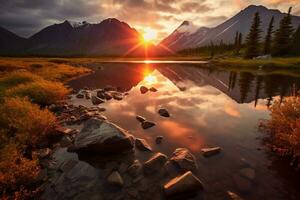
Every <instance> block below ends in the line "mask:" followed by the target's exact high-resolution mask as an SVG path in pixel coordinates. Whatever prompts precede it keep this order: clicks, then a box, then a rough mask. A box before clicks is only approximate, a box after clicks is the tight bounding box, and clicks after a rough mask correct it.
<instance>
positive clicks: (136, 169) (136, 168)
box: [127, 160, 142, 177]
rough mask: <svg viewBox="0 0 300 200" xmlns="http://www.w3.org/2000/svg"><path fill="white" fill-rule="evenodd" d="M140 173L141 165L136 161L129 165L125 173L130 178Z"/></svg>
mask: <svg viewBox="0 0 300 200" xmlns="http://www.w3.org/2000/svg"><path fill="white" fill-rule="evenodd" d="M141 171H142V164H141V163H140V161H138V160H135V161H134V162H133V164H132V165H130V166H129V167H128V169H127V172H128V174H129V175H130V176H131V177H136V176H138V175H139V174H140V173H141Z"/></svg>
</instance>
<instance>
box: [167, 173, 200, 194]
mask: <svg viewBox="0 0 300 200" xmlns="http://www.w3.org/2000/svg"><path fill="white" fill-rule="evenodd" d="M199 190H203V184H202V182H201V181H200V180H199V179H198V178H197V177H196V176H194V175H193V173H192V172H191V171H188V172H186V173H185V174H183V175H181V176H178V177H175V178H173V179H172V180H170V181H169V182H167V183H166V184H165V185H164V192H165V194H166V196H167V197H175V196H176V197H179V196H180V197H182V199H185V198H184V197H187V196H190V195H194V194H196V193H197V192H198V191H199Z"/></svg>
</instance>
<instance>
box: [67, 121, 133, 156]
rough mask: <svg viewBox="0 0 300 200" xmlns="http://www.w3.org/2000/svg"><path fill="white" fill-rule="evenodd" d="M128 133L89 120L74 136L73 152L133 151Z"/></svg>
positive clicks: (108, 124) (116, 127) (106, 124)
mask: <svg viewBox="0 0 300 200" xmlns="http://www.w3.org/2000/svg"><path fill="white" fill-rule="evenodd" d="M133 146H134V145H133V140H132V138H131V137H130V135H129V133H128V132H127V131H125V130H124V129H122V128H120V127H118V126H117V125H115V124H113V123H111V122H108V121H103V120H100V119H97V118H91V119H89V120H87V121H86V122H85V123H84V127H83V129H82V130H81V132H80V133H79V134H77V135H76V137H75V141H74V146H73V147H72V148H71V149H70V150H73V151H88V152H97V153H123V152H127V151H129V150H132V149H133Z"/></svg>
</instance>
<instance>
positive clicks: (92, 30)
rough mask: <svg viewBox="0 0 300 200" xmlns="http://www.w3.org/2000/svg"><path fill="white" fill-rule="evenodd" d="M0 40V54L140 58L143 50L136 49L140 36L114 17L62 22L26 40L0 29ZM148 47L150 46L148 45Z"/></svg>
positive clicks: (140, 48) (150, 46)
mask: <svg viewBox="0 0 300 200" xmlns="http://www.w3.org/2000/svg"><path fill="white" fill-rule="evenodd" d="M2 32H3V33H2ZM0 41H5V45H4V46H2V45H1V47H0V54H2V55H3V54H8V52H9V54H13V53H14V54H17V55H47V56H51V55H53V56H56V55H57V56H69V55H107V56H110V55H144V47H143V46H139V44H140V42H141V35H140V33H139V32H138V31H136V30H135V29H134V28H131V27H130V26H129V25H128V24H126V23H125V22H121V21H119V20H117V19H115V18H109V19H106V20H103V21H102V22H100V23H97V24H91V23H88V22H80V23H79V22H72V21H67V20H66V21H64V22H63V23H60V24H54V25H50V26H48V27H46V28H44V29H42V30H41V31H39V32H38V33H36V34H34V35H33V36H31V37H29V38H28V39H24V38H21V37H19V36H17V35H15V34H13V33H10V32H9V31H8V30H5V29H3V30H2V29H0ZM1 44H2V42H1ZM138 46H139V47H138ZM136 47H137V48H136ZM149 48H153V45H151V44H149ZM11 49H13V50H14V51H12V50H11ZM133 49H134V50H133ZM149 51H150V50H149ZM149 53H151V51H150V52H149Z"/></svg>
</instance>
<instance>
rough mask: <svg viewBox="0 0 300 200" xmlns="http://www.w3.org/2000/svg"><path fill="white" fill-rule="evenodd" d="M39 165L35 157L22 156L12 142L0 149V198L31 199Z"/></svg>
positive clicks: (34, 192)
mask: <svg viewBox="0 0 300 200" xmlns="http://www.w3.org/2000/svg"><path fill="white" fill-rule="evenodd" d="M39 172H40V167H39V166H38V162H37V160H36V159H33V160H29V159H27V158H25V157H23V156H22V154H21V153H20V151H19V150H18V148H17V145H16V144H14V143H9V144H7V145H6V146H5V147H4V148H2V149H1V151H0V191H1V193H0V199H32V198H33V196H35V195H36V192H37V190H36V181H37V177H38V174H39Z"/></svg>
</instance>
